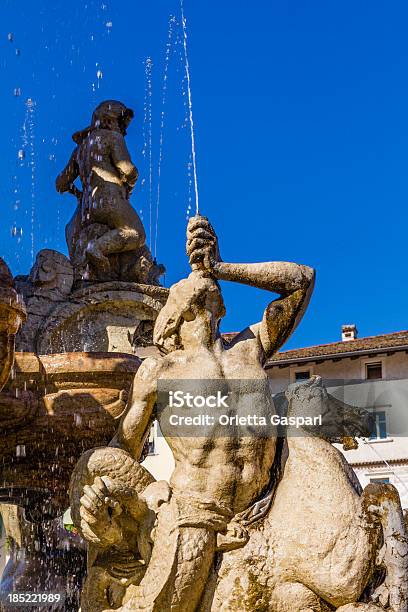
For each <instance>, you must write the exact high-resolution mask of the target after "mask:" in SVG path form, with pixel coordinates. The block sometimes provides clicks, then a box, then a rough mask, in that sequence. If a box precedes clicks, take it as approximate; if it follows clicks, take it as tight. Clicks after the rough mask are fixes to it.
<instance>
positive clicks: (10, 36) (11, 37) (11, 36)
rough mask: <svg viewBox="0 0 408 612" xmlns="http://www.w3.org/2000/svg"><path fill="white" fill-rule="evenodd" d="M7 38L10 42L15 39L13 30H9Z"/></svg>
mask: <svg viewBox="0 0 408 612" xmlns="http://www.w3.org/2000/svg"><path fill="white" fill-rule="evenodd" d="M7 40H9V41H10V42H13V40H14V34H13V32H9V33H8V34H7Z"/></svg>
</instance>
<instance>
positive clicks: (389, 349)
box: [144, 325, 408, 508]
mask: <svg viewBox="0 0 408 612" xmlns="http://www.w3.org/2000/svg"><path fill="white" fill-rule="evenodd" d="M232 335H233V334H226V340H229V339H230V338H231V336H232ZM265 369H266V372H267V374H268V377H269V378H270V381H271V389H272V393H273V394H277V393H281V392H283V391H285V390H286V388H287V387H288V385H290V384H291V383H294V382H296V381H299V380H304V379H308V378H310V377H311V376H313V375H315V374H318V375H320V376H321V377H322V378H323V381H324V384H325V385H326V387H327V388H328V390H329V392H330V393H332V394H333V395H335V396H337V397H339V399H342V400H344V401H345V402H347V403H349V404H351V405H354V406H358V407H361V408H365V409H367V410H369V411H370V412H372V413H373V416H374V419H375V431H373V433H372V435H371V437H370V439H367V440H360V441H359V448H358V449H356V450H349V451H343V449H342V448H340V450H342V452H344V455H345V457H346V459H347V461H348V462H349V463H350V464H351V465H352V467H353V469H354V471H355V472H356V474H357V476H358V478H359V480H360V482H361V484H362V486H363V487H365V486H366V485H367V484H368V483H369V482H389V483H391V484H393V485H394V486H395V487H396V488H397V489H398V491H399V493H400V496H401V501H402V506H403V508H408V331H403V332H396V333H391V334H383V335H379V336H371V337H366V338H358V334H357V329H356V327H355V325H345V326H343V328H342V334H341V341H339V342H334V343H331V344H324V345H318V346H311V347H307V348H301V349H295V350H290V351H281V352H279V353H277V354H276V355H275V356H274V357H273V358H272V359H270V360H269V361H268V362H267V364H266V366H265ZM144 465H145V466H146V468H147V469H149V470H150V471H151V472H152V474H153V475H154V476H155V478H157V479H165V480H168V479H169V477H170V474H171V472H172V471H173V468H174V460H173V456H172V454H171V451H170V449H169V447H168V445H167V444H166V441H165V440H164V438H163V437H162V436H160V434H159V431H158V426H157V423H156V424H155V425H154V428H153V430H152V435H151V438H150V453H149V456H148V457H147V459H146V460H145V462H144Z"/></svg>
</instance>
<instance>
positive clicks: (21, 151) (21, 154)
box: [17, 149, 25, 160]
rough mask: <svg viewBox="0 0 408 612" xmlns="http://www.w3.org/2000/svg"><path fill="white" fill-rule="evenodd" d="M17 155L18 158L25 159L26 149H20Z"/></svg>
mask: <svg viewBox="0 0 408 612" xmlns="http://www.w3.org/2000/svg"><path fill="white" fill-rule="evenodd" d="M17 157H18V159H21V160H23V159H24V158H25V151H24V149H19V151H18V153H17Z"/></svg>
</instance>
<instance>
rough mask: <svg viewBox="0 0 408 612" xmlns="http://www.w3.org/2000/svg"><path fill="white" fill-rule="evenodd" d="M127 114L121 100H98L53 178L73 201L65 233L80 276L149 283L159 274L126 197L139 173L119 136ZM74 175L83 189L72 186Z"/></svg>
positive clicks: (129, 113) (122, 134)
mask: <svg viewBox="0 0 408 612" xmlns="http://www.w3.org/2000/svg"><path fill="white" fill-rule="evenodd" d="M132 118H133V111H132V110H131V109H130V108H127V107H126V106H125V105H124V104H122V102H118V101H116V100H107V101H105V102H102V103H101V104H99V106H98V107H97V108H96V109H95V111H94V113H93V115H92V122H91V125H90V126H89V127H87V128H85V129H84V130H82V131H79V132H76V133H75V134H74V135H73V137H72V138H73V140H74V142H75V143H76V144H77V146H76V148H75V150H74V151H73V153H72V155H71V158H70V160H69V162H68V164H67V166H66V167H65V168H64V170H63V171H62V172H61V174H59V176H58V177H57V179H56V188H57V191H59V192H60V193H64V192H69V193H71V194H73V195H75V197H76V198H77V200H78V207H77V210H76V212H75V214H74V216H73V218H72V219H71V221H70V223H69V224H68V225H67V228H66V238H67V243H68V249H69V254H70V257H71V260H72V261H73V264H74V267H75V268H79V269H80V271H81V275H82V278H84V279H89V280H93V279H97V280H126V281H139V282H153V283H154V282H157V278H158V276H160V274H162V273H163V269H162V268H161V267H158V266H156V265H155V263H154V262H153V260H152V256H151V254H150V251H149V249H148V248H147V247H146V245H145V241H146V235H145V231H144V228H143V224H142V222H141V220H140V218H139V215H138V214H137V212H136V211H135V209H134V208H133V207H132V205H131V204H130V201H129V197H130V195H131V193H132V191H133V189H134V187H135V185H136V181H137V178H138V170H137V168H136V166H135V165H134V164H133V162H132V160H131V158H130V155H129V151H128V149H127V146H126V143H125V138H124V137H125V136H126V130H127V128H128V126H129V124H130V122H131V120H132ZM78 177H79V178H80V180H81V184H82V191H80V190H79V189H78V187H76V185H75V181H76V179H77V178H78ZM114 256H116V259H115V257H114ZM117 256H120V262H118V260H117V259H118V258H117Z"/></svg>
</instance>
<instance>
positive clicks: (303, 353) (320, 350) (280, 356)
mask: <svg viewBox="0 0 408 612" xmlns="http://www.w3.org/2000/svg"><path fill="white" fill-rule="evenodd" d="M405 346H406V347H407V349H408V331H400V332H394V333H392V334H381V335H379V336H367V337H366V338H356V339H355V340H348V341H346V342H343V341H340V342H332V343H330V344H318V345H317V346H308V347H306V348H300V349H293V350H290V351H281V352H279V353H277V354H276V355H274V356H273V357H272V358H271V359H269V361H268V364H269V365H274V364H275V363H279V362H280V361H286V360H296V359H302V360H303V359H307V358H310V359H313V358H319V357H325V356H328V355H330V356H331V355H339V357H341V355H342V354H345V353H355V352H362V353H365V352H371V351H373V350H377V351H378V350H379V349H392V348H398V347H405Z"/></svg>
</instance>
